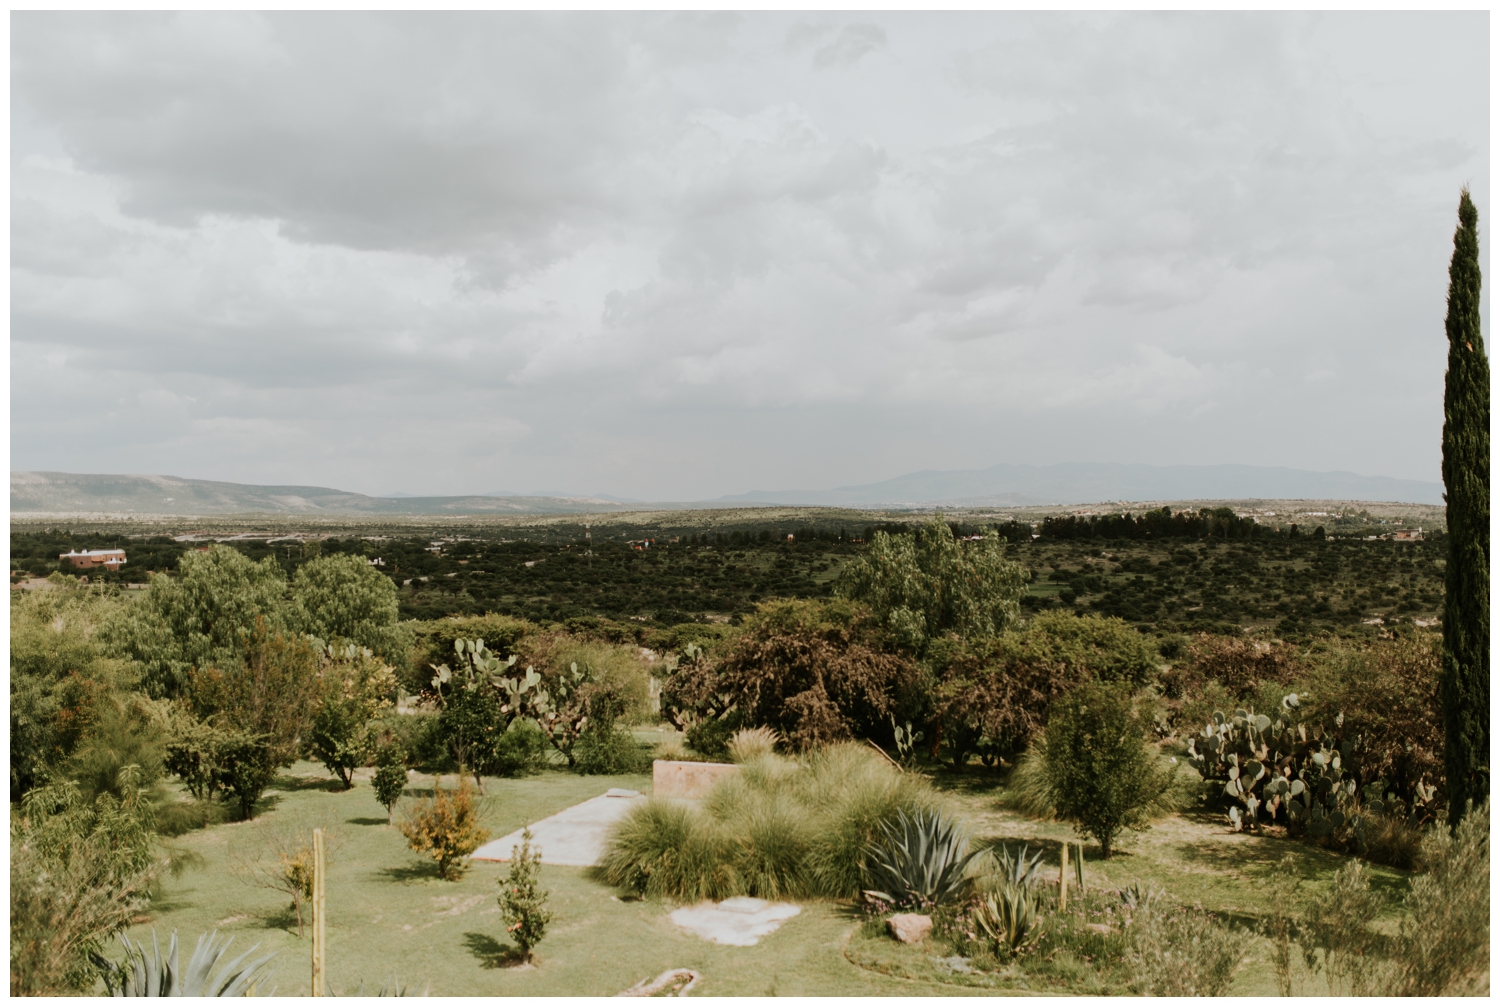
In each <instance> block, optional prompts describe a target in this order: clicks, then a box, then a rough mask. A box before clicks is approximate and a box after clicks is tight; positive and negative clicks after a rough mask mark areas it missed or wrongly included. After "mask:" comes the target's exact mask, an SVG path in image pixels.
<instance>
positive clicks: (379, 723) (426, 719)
mask: <svg viewBox="0 0 1500 1007" xmlns="http://www.w3.org/2000/svg"><path fill="white" fill-rule="evenodd" d="M370 734H371V736H372V737H373V738H374V740H375V744H376V746H377V747H380V746H385V745H390V744H395V745H398V746H399V747H400V749H401V752H402V754H403V756H404V757H405V759H406V764H407V765H408V766H410V767H411V768H413V769H420V768H429V769H432V770H434V771H441V770H445V769H448V768H450V767H451V764H452V763H451V759H452V754H451V753H450V752H449V751H448V744H447V740H446V738H444V736H443V726H442V715H441V714H440V713H439V712H437V711H434V710H413V711H409V712H403V713H397V712H396V711H395V710H393V709H390V708H387V709H386V710H385V712H384V713H382V714H381V715H380V716H379V717H377V718H376V719H375V720H374V721H373V722H371V724H370Z"/></svg>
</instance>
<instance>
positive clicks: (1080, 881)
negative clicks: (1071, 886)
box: [1075, 839, 1088, 892]
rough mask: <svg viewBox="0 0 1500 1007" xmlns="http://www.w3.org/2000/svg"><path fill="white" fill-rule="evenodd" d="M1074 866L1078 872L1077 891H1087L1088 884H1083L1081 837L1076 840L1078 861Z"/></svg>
mask: <svg viewBox="0 0 1500 1007" xmlns="http://www.w3.org/2000/svg"><path fill="white" fill-rule="evenodd" d="M1075 866H1076V867H1077V874H1078V890H1079V892H1086V891H1088V885H1086V884H1084V881H1083V840H1081V839H1080V840H1079V841H1078V862H1077V864H1076V865H1075Z"/></svg>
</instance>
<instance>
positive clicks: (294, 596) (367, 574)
mask: <svg viewBox="0 0 1500 1007" xmlns="http://www.w3.org/2000/svg"><path fill="white" fill-rule="evenodd" d="M397 614H398V612H397V604H396V585H395V584H393V583H391V579H390V578H389V577H387V576H385V575H384V574H382V573H380V572H379V571H378V570H377V569H376V568H375V567H373V566H371V565H370V563H369V561H368V560H366V559H365V558H364V557H363V556H354V555H350V554H347V553H343V554H335V555H332V556H320V557H318V558H317V559H314V560H311V561H309V562H307V563H304V564H302V566H300V567H299V568H298V569H297V573H296V575H295V576H293V578H292V585H291V611H290V612H289V613H288V619H289V621H290V622H291V623H292V624H293V625H294V626H295V627H296V628H297V629H299V630H300V631H301V632H304V633H310V634H312V635H313V636H316V637H319V638H321V639H324V640H329V641H332V642H335V643H341V644H351V643H352V644H354V645H356V646H359V647H364V648H367V649H369V650H371V651H373V652H374V653H376V654H379V655H380V656H381V657H383V658H385V659H386V660H387V661H391V662H394V661H404V660H406V657H407V655H406V650H407V647H408V645H409V643H408V639H407V634H406V633H405V632H403V631H402V629H401V628H400V627H399V626H398V625H397V622H396V620H397Z"/></svg>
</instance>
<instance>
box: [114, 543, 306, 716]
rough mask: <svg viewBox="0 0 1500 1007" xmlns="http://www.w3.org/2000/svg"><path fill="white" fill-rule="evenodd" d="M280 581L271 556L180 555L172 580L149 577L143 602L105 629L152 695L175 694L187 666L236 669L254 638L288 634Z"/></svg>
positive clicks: (223, 550) (218, 548)
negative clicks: (136, 666)
mask: <svg viewBox="0 0 1500 1007" xmlns="http://www.w3.org/2000/svg"><path fill="white" fill-rule="evenodd" d="M286 609H287V604H286V581H285V579H284V578H283V576H282V573H281V568H280V567H279V566H277V565H276V561H275V560H274V559H272V558H270V557H267V558H266V559H264V560H262V561H261V562H260V563H252V562H251V561H250V560H249V559H247V558H245V556H244V555H242V554H241V553H239V552H237V551H236V550H234V549H231V548H229V547H228V546H223V545H214V546H211V547H209V549H208V550H207V551H205V552H190V553H188V554H186V555H184V556H183V557H182V560H181V562H180V563H179V564H178V572H177V575H176V576H175V577H172V576H168V575H166V574H156V575H155V576H153V577H152V578H151V585H150V587H148V588H147V589H146V592H145V596H144V597H143V598H141V599H139V600H138V601H137V602H136V603H135V604H134V605H133V606H130V607H129V608H127V609H124V610H122V611H121V613H120V614H119V616H118V617H117V618H116V619H113V620H111V622H110V623H109V624H108V625H107V626H106V627H105V634H106V637H107V638H108V639H109V640H110V641H111V642H112V643H114V644H115V645H117V646H118V648H119V649H120V651H121V652H122V653H123V654H125V656H127V657H129V658H130V659H131V660H133V661H136V662H138V663H139V664H140V665H141V666H142V675H143V677H142V685H143V687H144V688H145V689H146V691H147V692H148V693H149V694H150V695H152V696H155V697H163V696H166V697H171V696H176V695H178V694H179V693H180V692H181V691H182V689H183V688H184V687H185V685H186V683H187V679H188V675H189V674H190V672H191V671H192V669H194V668H200V669H201V668H206V667H209V666H212V665H216V666H229V665H233V664H235V663H237V662H238V661H239V659H240V658H241V657H242V656H243V655H244V654H245V653H246V650H247V647H249V646H250V645H251V644H253V642H254V641H255V639H256V638H257V636H256V635H257V629H256V626H257V623H263V624H264V626H265V631H266V632H272V633H279V632H283V631H285V630H286V629H287V619H286V615H287V611H286Z"/></svg>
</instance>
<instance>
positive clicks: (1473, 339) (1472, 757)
mask: <svg viewBox="0 0 1500 1007" xmlns="http://www.w3.org/2000/svg"><path fill="white" fill-rule="evenodd" d="M1458 220H1459V225H1458V230H1457V231H1455V232H1454V235H1453V259H1452V262H1451V264H1450V265H1449V267H1448V317H1447V318H1446V320H1445V321H1444V327H1445V328H1446V329H1447V332H1448V374H1447V378H1446V381H1445V382H1444V387H1443V485H1444V487H1445V488H1446V489H1447V493H1446V497H1447V503H1448V568H1447V573H1446V576H1447V594H1446V596H1445V598H1444V601H1443V678H1442V688H1441V694H1442V700H1443V725H1444V728H1445V734H1446V738H1445V747H1444V759H1443V761H1444V764H1445V768H1446V769H1447V783H1448V807H1449V812H1448V814H1449V820H1450V821H1451V822H1454V823H1456V822H1457V821H1458V820H1459V819H1460V818H1461V817H1462V816H1463V813H1464V808H1465V807H1466V805H1467V802H1469V801H1473V802H1474V803H1476V804H1478V803H1480V802H1482V801H1484V800H1485V799H1486V798H1487V797H1488V796H1489V792H1490V768H1489V754H1490V364H1489V358H1488V356H1486V354H1485V351H1484V336H1483V333H1482V332H1481V331H1480V321H1481V320H1480V313H1479V307H1480V300H1479V293H1480V285H1481V277H1480V273H1479V211H1478V210H1476V209H1475V208H1474V203H1473V201H1472V200H1471V199H1470V198H1469V190H1468V189H1464V190H1463V192H1462V194H1461V195H1460V197H1459V201H1458Z"/></svg>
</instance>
